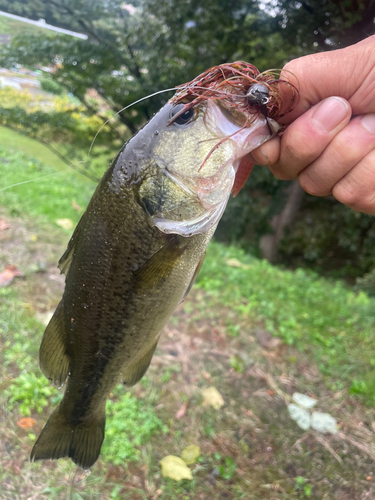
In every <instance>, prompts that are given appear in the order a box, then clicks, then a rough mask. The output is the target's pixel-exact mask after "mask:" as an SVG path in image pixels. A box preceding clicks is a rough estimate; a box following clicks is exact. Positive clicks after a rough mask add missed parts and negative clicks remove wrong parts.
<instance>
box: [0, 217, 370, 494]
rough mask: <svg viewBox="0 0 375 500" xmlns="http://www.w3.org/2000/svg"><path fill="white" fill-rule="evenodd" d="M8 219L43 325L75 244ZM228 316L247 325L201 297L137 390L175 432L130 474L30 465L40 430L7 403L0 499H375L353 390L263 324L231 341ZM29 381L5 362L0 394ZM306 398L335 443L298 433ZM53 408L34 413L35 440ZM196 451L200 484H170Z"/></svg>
mask: <svg viewBox="0 0 375 500" xmlns="http://www.w3.org/2000/svg"><path fill="white" fill-rule="evenodd" d="M0 219H3V220H5V221H6V223H7V224H9V226H10V227H9V228H8V229H6V230H3V231H0V249H1V250H0V272H1V271H2V269H3V267H4V266H5V265H7V264H13V265H15V266H17V268H19V269H20V271H21V272H22V273H23V275H24V276H22V277H18V278H16V279H15V280H14V281H13V282H12V283H11V284H10V285H9V287H11V288H12V289H13V290H15V291H16V292H17V296H18V298H19V300H21V301H22V303H23V304H27V307H28V308H29V310H30V315H33V316H36V317H37V318H39V319H40V320H41V321H42V320H43V315H46V314H48V313H50V312H51V311H52V310H53V309H54V308H55V307H56V305H57V303H58V300H59V297H60V296H61V293H62V290H63V286H64V279H63V278H64V277H63V276H60V274H59V271H58V269H57V268H56V263H57V260H58V258H59V256H60V255H61V254H62V252H63V250H64V246H65V245H66V243H67V241H68V238H69V235H68V234H67V233H63V232H62V231H61V230H60V229H58V228H56V230H51V227H50V226H48V225H45V226H44V225H43V224H42V223H34V222H32V221H30V220H29V221H24V220H21V219H19V218H12V217H9V216H7V215H5V213H1V211H0ZM0 300H1V298H0ZM228 317H230V318H231V319H232V321H236V317H235V316H234V312H233V311H232V310H231V309H230V306H229V305H221V307H218V306H217V304H216V305H215V304H212V303H211V302H210V299H209V298H207V296H206V295H205V294H204V293H203V292H202V291H201V290H199V289H198V288H193V291H192V293H191V294H190V295H189V297H188V299H187V300H186V301H185V302H184V303H183V304H181V305H180V306H179V308H178V310H177V311H176V312H175V314H174V316H173V317H172V318H171V320H170V321H169V323H168V325H167V327H166V329H165V332H164V335H163V337H162V340H161V342H160V344H159V347H158V349H157V351H156V354H155V356H154V358H153V361H152V364H151V367H150V369H149V371H148V373H147V384H143V383H139V384H138V385H137V386H136V387H134V388H133V389H132V394H134V395H135V396H137V398H140V399H147V400H150V401H153V404H154V409H155V412H156V414H157V416H158V417H159V418H160V419H161V420H162V421H163V422H164V423H165V424H166V425H167V426H168V432H167V433H166V434H162V433H159V434H155V435H154V436H153V437H152V438H151V439H150V441H149V443H147V444H146V445H145V446H143V448H142V455H141V459H140V460H139V461H138V462H131V463H129V464H124V465H123V466H121V467H120V466H115V465H113V464H111V463H108V462H104V461H103V460H102V459H100V460H99V461H98V463H97V464H96V465H95V466H94V467H93V469H92V472H91V474H90V475H87V474H86V473H84V472H83V471H82V470H80V469H78V470H77V468H76V467H74V466H73V465H72V464H70V463H69V462H68V461H64V460H61V461H58V462H45V463H37V464H30V463H29V461H28V456H29V453H30V448H31V445H32V440H31V439H30V430H25V429H23V428H21V427H20V426H19V425H18V424H17V422H18V421H19V418H20V414H19V412H18V410H17V407H15V408H13V409H12V410H9V408H8V406H7V405H8V403H7V400H6V398H1V399H0V403H1V406H0V499H3V500H16V499H17V500H18V499H19V500H26V499H28V500H31V499H47V498H48V499H50V498H56V499H66V498H71V499H82V498H84V499H91V498H92V499H96V498H97V499H99V498H100V499H117V498H119V499H122V498H129V499H134V500H137V499H149V500H157V499H161V500H162V499H175V498H179V499H183V500H185V499H197V500H198V499H202V500H203V499H207V500H208V499H246V500H255V499H256V500H258V499H259V500H260V499H266V500H267V499H269V500H276V499H277V500H279V499H280V500H281V499H303V498H313V499H325V500H365V499H373V498H375V463H374V461H375V441H374V436H375V411H374V409H372V408H366V407H364V406H362V405H361V403H360V401H359V400H358V399H356V398H354V397H353V396H351V395H349V394H348V392H347V390H346V389H343V390H342V391H341V392H338V393H334V392H332V391H330V389H329V386H330V385H329V381H327V380H326V379H324V377H323V376H322V375H321V374H320V372H319V370H318V369H317V368H316V367H315V366H314V365H313V364H312V362H311V360H310V359H308V358H306V357H305V356H304V355H302V354H301V353H299V352H298V351H296V350H295V349H293V348H291V347H289V346H287V345H283V344H282V343H280V342H279V341H278V340H277V339H276V340H275V339H273V338H269V337H268V336H267V333H266V332H264V330H263V328H264V326H263V325H262V324H261V323H260V322H259V323H250V322H245V321H244V320H243V319H242V320H238V321H239V324H240V327H239V330H238V335H237V336H231V335H229V334H228V331H227V327H226V324H227V319H228ZM7 335H9V332H7ZM39 341H40V339H35V353H36V355H37V349H38V345H37V344H38V343H39ZM2 343H3V339H2V338H1V336H0V346H1V345H2ZM0 361H3V358H1V359H0ZM19 373H20V368H19V367H17V366H16V365H15V364H9V365H7V366H5V365H4V364H3V368H2V369H1V371H0V376H1V377H2V380H0V389H4V388H6V387H8V386H9V384H10V383H11V380H12V378H14V377H16V376H17V375H19ZM211 386H212V387H215V388H216V389H217V390H218V391H219V392H220V394H221V395H222V397H223V399H224V406H222V407H221V408H220V409H215V408H212V407H207V406H204V405H203V396H202V390H203V389H206V388H208V387H211ZM296 391H297V392H300V393H303V394H307V395H309V396H311V397H313V398H316V399H317V400H318V403H317V408H318V409H319V410H320V411H322V412H328V413H330V414H331V415H332V416H333V417H335V418H336V419H337V422H338V432H337V433H336V434H321V433H318V432H316V431H313V430H308V431H303V430H302V429H300V428H299V427H298V426H297V424H296V423H295V422H294V421H293V420H292V419H291V418H290V416H289V413H288V410H287V405H288V404H289V403H290V402H291V401H292V399H291V396H292V394H293V393H294V392H296ZM52 409H53V406H52V405H49V406H48V407H47V408H46V409H45V411H43V412H42V413H41V414H38V413H35V412H34V413H33V414H32V415H31V417H32V418H33V419H35V426H34V427H33V429H32V433H33V434H36V435H38V433H39V431H40V430H41V428H42V426H43V425H44V423H45V421H46V418H47V416H48V414H50V413H51V411H52ZM191 443H194V444H197V445H198V446H199V447H200V450H201V458H200V460H199V461H198V462H197V463H196V464H195V465H193V466H191V469H192V472H193V477H194V479H193V481H191V482H189V481H183V482H180V483H177V482H175V481H173V480H169V479H165V478H163V477H162V476H161V470H160V464H159V461H160V460H161V459H162V458H163V457H164V456H166V455H169V454H172V455H177V456H179V455H180V453H181V450H182V449H183V448H184V447H185V446H187V445H188V444H191Z"/></svg>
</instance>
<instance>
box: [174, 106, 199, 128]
mask: <svg viewBox="0 0 375 500" xmlns="http://www.w3.org/2000/svg"><path fill="white" fill-rule="evenodd" d="M183 107H184V104H177V106H175V107H174V108H173V109H172V111H171V118H172V122H173V123H177V125H187V124H188V123H190V122H191V121H192V119H193V118H194V116H195V110H194V108H190V109H187V110H186V111H185V112H184V113H182V114H181V115H180V116H178V117H177V118H176V119H175V120H173V117H174V116H175V115H177V113H179V112H180V111H181V110H182V109H183Z"/></svg>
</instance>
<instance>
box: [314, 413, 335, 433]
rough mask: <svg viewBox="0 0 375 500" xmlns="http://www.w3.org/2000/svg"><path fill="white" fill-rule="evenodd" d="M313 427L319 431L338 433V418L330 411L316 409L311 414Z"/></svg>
mask: <svg viewBox="0 0 375 500" xmlns="http://www.w3.org/2000/svg"><path fill="white" fill-rule="evenodd" d="M311 427H312V428H313V429H315V430H316V431H318V432H322V433H326V432H328V433H330V434H337V432H338V430H337V420H336V419H335V418H334V417H332V415H330V414H329V413H322V412H320V411H314V412H313V414H312V416H311Z"/></svg>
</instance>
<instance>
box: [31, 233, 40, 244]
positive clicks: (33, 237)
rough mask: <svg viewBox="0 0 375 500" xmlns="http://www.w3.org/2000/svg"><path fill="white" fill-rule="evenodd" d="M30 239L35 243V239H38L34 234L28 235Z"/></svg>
mask: <svg viewBox="0 0 375 500" xmlns="http://www.w3.org/2000/svg"><path fill="white" fill-rule="evenodd" d="M30 241H33V242H34V243H35V241H38V236H37V235H36V234H32V235H30Z"/></svg>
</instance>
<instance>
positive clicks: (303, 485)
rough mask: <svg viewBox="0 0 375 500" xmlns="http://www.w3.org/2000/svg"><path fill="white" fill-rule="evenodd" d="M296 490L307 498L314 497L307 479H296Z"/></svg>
mask: <svg viewBox="0 0 375 500" xmlns="http://www.w3.org/2000/svg"><path fill="white" fill-rule="evenodd" d="M294 489H295V490H296V491H298V492H301V493H302V494H303V496H304V497H305V498H310V497H311V495H312V486H311V484H309V483H308V482H307V479H306V478H304V477H302V476H298V477H296V484H295V487H294Z"/></svg>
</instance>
